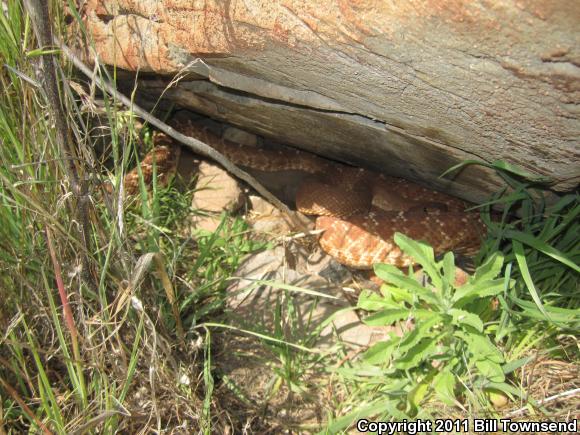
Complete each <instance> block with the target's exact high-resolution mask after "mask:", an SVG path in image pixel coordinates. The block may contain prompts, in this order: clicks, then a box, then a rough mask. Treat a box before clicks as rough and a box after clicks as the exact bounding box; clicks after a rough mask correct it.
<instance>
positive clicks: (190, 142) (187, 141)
mask: <svg viewBox="0 0 580 435" xmlns="http://www.w3.org/2000/svg"><path fill="white" fill-rule="evenodd" d="M55 44H56V45H57V46H59V47H60V48H61V50H62V51H63V53H64V55H65V56H66V57H67V58H69V59H70V60H71V61H72V63H73V64H74V65H75V66H76V67H77V68H78V69H79V70H80V71H81V72H82V73H83V74H85V75H86V76H87V77H88V78H90V79H91V80H92V79H93V78H94V74H93V71H92V70H91V69H90V68H89V67H88V66H86V65H85V64H84V63H83V62H82V61H81V60H80V59H79V58H78V56H77V55H76V54H75V53H73V51H72V50H71V49H70V48H69V47H68V46H67V45H66V44H64V43H63V42H61V41H59V40H57V39H56V38H55ZM95 82H96V84H97V86H98V87H99V88H100V89H101V90H102V91H103V92H107V93H108V94H109V95H111V96H113V97H115V98H116V99H117V100H119V101H120V102H121V103H122V104H123V105H125V106H126V107H128V108H129V109H131V110H132V111H133V112H134V113H135V114H136V115H137V116H139V117H140V118H142V119H144V120H145V121H147V122H148V123H149V124H151V125H153V126H155V127H156V128H157V129H159V130H161V131H162V132H163V133H165V134H166V135H168V136H171V137H172V138H173V139H175V140H177V141H179V142H181V143H182V144H184V145H186V146H188V147H189V148H191V149H192V150H193V151H194V152H195V153H197V154H201V155H202V156H205V157H208V158H210V159H212V160H214V161H216V162H217V163H219V164H220V165H222V166H223V167H224V168H225V169H226V171H228V172H230V173H231V174H233V175H234V176H235V177H237V178H239V179H241V180H243V181H245V182H246V183H248V184H249V185H250V186H251V187H253V188H254V189H255V190H256V191H257V192H258V193H259V194H260V195H262V196H263V197H264V198H266V199H267V200H268V201H269V202H271V203H272V204H273V205H274V206H275V207H276V208H278V209H279V210H281V211H282V212H283V213H286V214H287V215H288V216H289V217H290V219H291V220H292V222H293V223H294V224H295V225H296V226H297V227H299V228H304V226H305V225H304V224H303V223H302V222H301V221H300V220H299V219H298V217H297V216H296V213H295V212H293V211H292V210H290V209H289V208H288V207H287V206H286V204H284V203H283V202H282V201H280V200H279V199H278V198H276V197H275V196H274V195H273V194H272V193H270V191H268V190H267V189H266V188H265V187H264V186H262V185H261V184H260V183H259V182H258V181H257V180H256V179H255V178H254V177H252V176H251V175H250V174H248V173H247V172H245V171H242V170H241V169H240V168H238V167H237V166H236V165H234V164H233V163H232V162H231V161H230V160H228V159H227V158H226V157H225V156H224V155H223V154H221V153H219V152H218V151H216V150H215V149H213V148H212V147H210V146H209V145H207V144H206V143H204V142H202V141H200V140H198V139H195V138H193V137H190V136H186V135H184V134H182V133H180V132H178V131H177V130H175V129H174V128H173V127H171V126H169V125H167V124H166V123H164V122H163V121H161V120H159V119H158V118H156V117H155V116H153V115H152V114H151V113H149V112H148V111H146V110H145V109H143V108H141V107H140V106H139V105H137V104H135V103H134V102H133V101H131V100H130V99H129V98H127V97H126V96H125V95H123V94H121V93H120V92H119V91H117V89H115V87H114V86H112V85H111V84H110V83H108V82H107V81H106V80H105V79H104V78H103V79H101V80H99V81H95Z"/></svg>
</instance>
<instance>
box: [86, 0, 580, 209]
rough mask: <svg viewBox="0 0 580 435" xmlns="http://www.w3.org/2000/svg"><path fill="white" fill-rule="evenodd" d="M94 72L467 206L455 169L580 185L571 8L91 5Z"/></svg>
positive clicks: (484, 185)
mask: <svg viewBox="0 0 580 435" xmlns="http://www.w3.org/2000/svg"><path fill="white" fill-rule="evenodd" d="M84 16H85V17H86V24H87V28H88V29H89V31H90V32H91V33H92V35H93V37H94V39H95V47H96V53H97V54H98V56H99V58H100V60H101V61H102V62H104V63H106V64H110V65H113V64H116V65H117V66H118V67H121V68H124V69H127V70H132V71H134V70H141V71H142V72H154V73H158V76H157V77H155V76H154V77H148V78H146V79H142V80H141V86H142V89H147V96H154V97H155V96H156V95H159V94H161V92H162V91H163V90H164V89H165V87H166V85H167V84H168V82H169V79H170V78H171V76H173V75H175V74H176V73H178V72H187V73H189V74H186V75H185V77H184V78H183V79H181V81H179V83H177V84H174V85H173V86H172V87H170V88H169V89H168V90H167V92H166V93H165V97H166V98H169V99H171V100H173V101H175V102H177V103H179V104H181V105H183V106H186V107H189V108H192V109H194V110H196V111H198V112H202V113H204V114H206V115H209V116H211V117H214V118H217V119H221V120H225V121H228V122H230V123H232V124H235V125H239V126H243V127H244V128H247V129H250V130H253V131H255V132H257V133H261V134H263V135H265V136H269V137H273V138H275V139H277V140H280V141H283V142H287V143H290V144H294V145H296V146H299V147H301V148H304V149H308V150H311V151H313V152H316V153H319V154H322V155H326V156H329V157H332V158H335V159H339V160H343V161H346V162H351V163H357V164H363V165H365V166H371V167H374V168H376V169H379V170H382V171H385V172H387V173H390V174H394V175H400V176H404V177H406V178H410V179H414V180H417V181H420V182H424V183H429V184H430V185H432V186H434V187H437V188H439V189H442V190H446V191H449V192H451V193H455V194H457V195H459V196H462V197H464V198H466V199H471V200H480V199H482V198H483V197H484V196H485V195H487V194H489V193H490V192H492V191H494V190H495V189H496V188H497V186H498V185H499V181H498V178H497V177H496V176H495V175H494V173H493V172H492V171H490V170H487V169H484V168H481V167H474V166H472V167H469V168H468V169H467V170H465V171H463V172H462V173H461V174H460V175H459V176H458V177H457V178H456V179H455V180H454V182H453V183H450V182H449V181H448V180H442V179H440V178H438V176H439V175H440V174H441V173H442V172H443V171H444V170H446V169H447V168H449V167H450V166H452V165H454V164H456V163H458V162H460V161H462V160H465V159H475V160H481V161H486V162H492V161H494V160H498V159H502V160H506V161H508V162H511V163H515V164H518V165H520V166H522V167H524V168H525V169H527V170H528V171H530V172H532V173H534V174H538V175H544V176H549V177H552V178H553V180H554V183H553V188H554V189H556V190H568V189H572V188H574V187H576V186H577V184H578V181H579V179H580V164H579V161H580V158H579V157H580V151H579V148H578V140H579V138H580V121H579V114H580V109H579V107H580V3H579V2H577V1H570V0H542V1H539V0H538V1H535V0H525V1H524V0H521V1H512V0H490V1H478V2H473V1H469V0H453V1H441V0H431V1H428V0H409V1H401V2H382V1H376V0H358V1H352V2H349V1H344V0H320V1H316V2H314V1H305V0H302V1H300V0H245V1H238V2H221V1H217V0H206V1H185V0H161V1H153V0H150V1H139V2H138V1H134V0H120V1H107V0H90V1H89V2H88V4H87V5H86V8H85V10H84Z"/></svg>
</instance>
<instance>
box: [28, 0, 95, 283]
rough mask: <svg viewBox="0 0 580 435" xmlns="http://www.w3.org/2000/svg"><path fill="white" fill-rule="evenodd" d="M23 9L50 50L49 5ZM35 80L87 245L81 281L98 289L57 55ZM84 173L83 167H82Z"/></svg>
mask: <svg viewBox="0 0 580 435" xmlns="http://www.w3.org/2000/svg"><path fill="white" fill-rule="evenodd" d="M24 5H25V6H26V10H27V12H28V15H29V16H30V20H31V22H32V27H33V29H34V34H35V36H36V39H37V43H38V47H39V48H41V49H45V48H48V47H49V46H50V45H51V44H52V41H53V35H52V27H51V22H52V21H51V20H50V16H49V12H48V2H46V1H43V0H25V1H24ZM35 72H36V78H37V80H38V83H40V85H41V88H42V90H43V91H44V94H45V96H46V100H47V103H48V110H49V112H50V113H51V115H52V118H53V119H54V126H55V137H56V142H57V146H58V147H59V149H60V153H61V156H62V157H63V161H64V163H65V165H64V168H65V171H66V176H67V178H68V180H69V182H70V186H71V190H72V193H73V197H74V199H75V204H73V205H72V207H71V209H72V210H73V216H75V218H76V220H77V221H78V222H79V223H80V227H79V231H80V236H81V240H82V242H83V245H84V248H85V250H84V252H83V254H82V255H81V262H82V266H83V269H82V278H83V281H84V282H85V284H86V285H88V286H89V287H91V288H92V289H94V288H95V284H94V282H93V281H92V279H91V274H90V271H89V257H88V255H89V253H90V252H91V251H90V246H91V239H90V224H89V218H88V216H89V215H88V192H87V183H86V181H85V180H81V177H80V176H79V166H77V165H80V162H81V161H77V159H76V156H75V154H76V153H75V144H74V142H73V138H72V135H71V130H70V129H69V128H68V123H67V117H66V115H65V111H64V101H62V100H61V96H60V93H59V90H58V81H57V64H56V60H55V58H54V55H53V54H51V53H45V54H42V55H41V56H40V59H39V63H38V64H37V68H36V71H35ZM81 169H82V167H81Z"/></svg>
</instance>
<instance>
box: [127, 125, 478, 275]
mask: <svg viewBox="0 0 580 435" xmlns="http://www.w3.org/2000/svg"><path fill="white" fill-rule="evenodd" d="M175 126H176V128H177V129H178V130H180V131H181V132H182V133H184V134H186V135H188V136H192V137H195V138H197V139H199V140H201V141H203V142H205V143H207V144H208V145H210V146H212V147H213V148H215V149H216V150H218V151H219V152H220V153H222V154H224V155H225V156H226V157H227V158H228V159H229V160H231V161H232V162H233V163H235V164H236V165H238V166H244V167H249V168H252V169H258V170H261V171H270V172H274V171H285V170H295V171H302V172H304V173H306V174H308V177H306V178H305V180H304V182H303V183H302V185H301V186H300V187H299V189H298V191H297V194H296V198H295V199H296V208H297V209H298V210H299V211H301V212H302V213H304V214H308V215H315V216H318V218H317V219H316V228H317V229H321V230H324V232H323V234H322V236H321V237H320V240H319V242H320V245H321V247H322V249H323V250H324V251H326V252H327V253H328V254H330V255H332V256H333V257H335V258H336V259H337V260H338V261H339V262H340V263H342V264H345V265H347V266H350V267H354V268H359V269H368V268H371V267H372V265H373V264H375V263H381V262H382V263H388V264H393V265H395V266H397V267H403V266H408V265H409V264H412V262H413V260H412V259H411V258H410V257H408V256H407V255H405V254H403V252H402V251H401V250H400V248H399V247H398V246H397V245H396V244H395V243H394V235H395V233H396V232H401V233H404V234H406V235H407V236H409V237H411V238H413V239H417V240H423V241H425V242H427V243H428V244H430V245H431V246H432V247H433V248H434V250H435V253H437V254H439V253H443V252H446V251H450V250H453V251H455V252H461V253H463V254H466V255H471V254H473V253H474V252H476V251H477V249H478V248H479V244H480V240H481V236H482V235H483V233H484V231H485V226H484V225H483V223H482V222H481V220H480V218H479V213H474V212H471V213H469V212H465V211H464V210H465V208H466V206H467V204H466V203H465V202H463V201H462V200H460V199H457V198H454V197H452V196H449V195H446V194H444V193H441V192H438V191H435V190H431V189H428V188H426V187H423V186H420V185H418V184H415V183H412V182H410V181H407V180H404V179H401V178H394V177H387V176H385V175H382V174H377V173H375V172H372V171H369V170H365V169H361V168H354V167H351V166H348V165H344V164H340V163H337V162H331V161H329V160H326V159H323V158H320V157H318V156H316V155H314V154H311V153H307V152H303V151H299V150H296V149H294V148H286V147H285V148H284V149H271V148H266V147H259V148H256V147H251V146H247V145H242V144H238V143H234V142H231V141H228V140H225V139H223V138H222V137H220V136H218V135H216V134H215V133H212V132H211V131H210V130H208V129H206V128H204V127H202V126H200V125H196V124H194V123H191V122H187V123H179V124H175ZM160 138H161V140H160V141H161V142H167V139H168V138H167V137H166V136H163V135H162V136H160ZM169 142H170V141H169ZM175 149H177V147H171V146H170V145H169V144H168V143H167V144H166V145H162V146H160V147H158V148H157V149H154V150H156V151H155V152H154V157H152V156H151V155H150V156H147V157H146V158H145V159H144V160H143V163H142V166H141V167H142V172H143V173H144V174H146V176H147V173H148V172H151V171H150V168H149V170H147V165H148V166H149V167H150V166H151V163H152V161H153V159H155V160H156V162H157V166H158V168H159V169H158V173H159V174H164V173H165V172H167V171H168V167H170V166H171V164H172V163H173V162H174V160H175V157H174V155H173V154H172V152H171V150H175ZM144 165H145V167H144ZM143 168H145V169H143ZM149 177H150V176H149ZM137 179H138V177H137V174H136V172H135V171H133V172H132V173H129V174H128V175H127V176H126V177H125V189H126V190H127V191H128V193H132V191H135V190H137V188H138V183H137V181H136V180H137ZM146 181H147V180H146Z"/></svg>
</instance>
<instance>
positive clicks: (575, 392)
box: [506, 388, 580, 417]
mask: <svg viewBox="0 0 580 435" xmlns="http://www.w3.org/2000/svg"><path fill="white" fill-rule="evenodd" d="M578 394H580V388H574V389H573V390H568V391H562V392H561V393H558V394H554V395H553V396H550V397H546V398H545V399H542V400H538V402H537V403H536V404H535V405H538V406H541V405H545V404H546V403H550V402H553V401H554V400H558V399H561V398H563V397H573V396H576V395H578ZM527 411H528V408H527V407H525V406H524V407H523V408H520V409H516V410H515V411H512V412H509V413H508V414H507V415H506V417H513V416H515V415H518V414H525V413H526V412H527Z"/></svg>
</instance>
